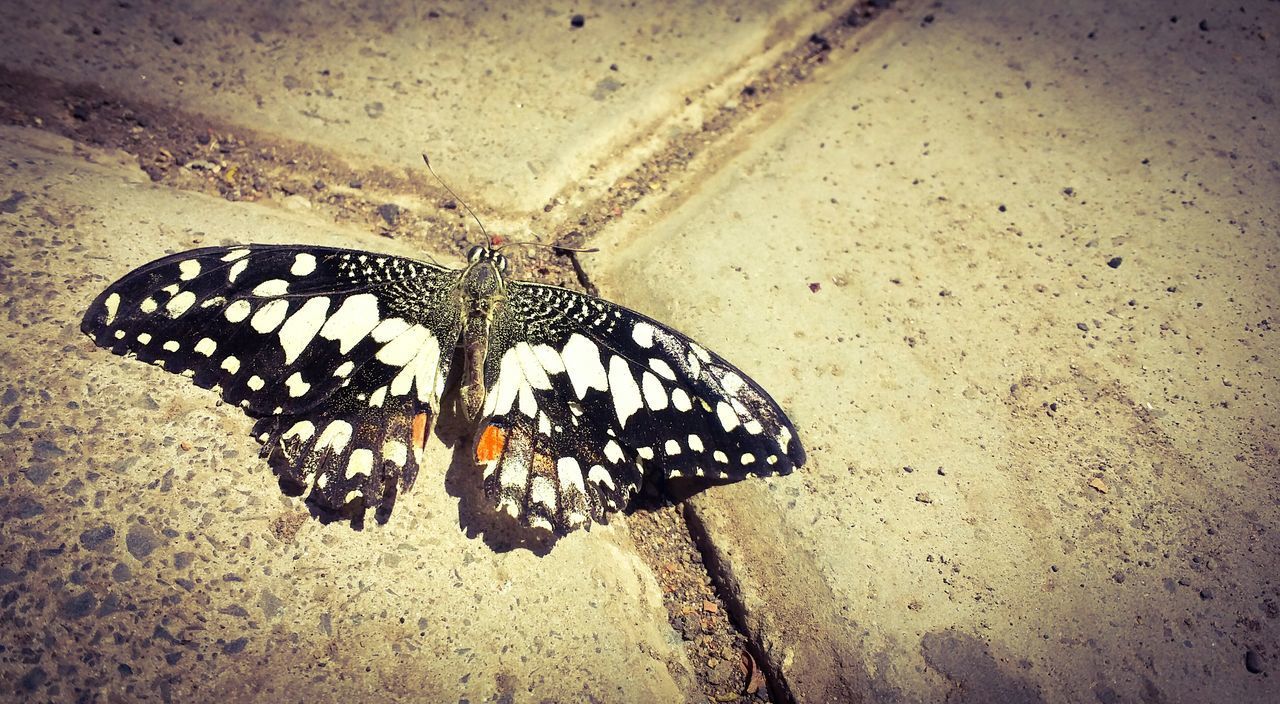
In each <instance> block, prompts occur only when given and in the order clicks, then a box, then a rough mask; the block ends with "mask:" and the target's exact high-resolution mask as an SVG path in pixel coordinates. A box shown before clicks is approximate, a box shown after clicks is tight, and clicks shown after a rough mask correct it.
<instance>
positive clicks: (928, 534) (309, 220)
mask: <svg viewBox="0 0 1280 704" xmlns="http://www.w3.org/2000/svg"><path fill="white" fill-rule="evenodd" d="M255 8H256V6H250V5H247V4H246V5H238V4H225V3H218V4H212V3H211V4H207V5H187V6H184V9H182V10H174V9H170V8H169V7H168V6H166V5H150V4H145V3H83V4H76V3H61V4H59V3H54V4H44V5H39V6H35V5H30V4H26V5H24V4H22V3H17V4H15V3H10V4H9V5H6V6H5V8H4V10H3V11H0V13H2V14H0V20H3V22H0V27H3V29H0V39H4V41H3V42H0V120H3V122H5V123H6V124H8V125H12V126H13V127H8V128H4V130H3V131H2V132H0V156H3V162H2V163H0V168H2V169H3V174H4V176H3V179H0V232H3V233H4V236H5V237H6V241H7V242H8V243H9V246H8V247H7V249H6V252H5V253H4V255H3V257H2V258H0V262H2V264H0V266H2V267H3V268H0V287H3V289H4V293H5V295H6V303H5V308H4V320H3V322H2V323H0V334H2V337H0V360H2V361H3V364H4V369H5V371H6V381H5V382H3V390H2V391H0V393H2V398H0V414H2V416H0V422H3V426H0V438H3V439H2V440H0V457H2V458H3V460H4V466H5V467H7V468H8V469H7V470H6V471H5V473H4V475H3V478H4V491H3V494H0V515H2V516H3V532H2V533H0V545H2V546H3V550H2V551H0V552H2V554H4V555H5V561H4V564H3V565H0V625H2V626H3V629H2V632H3V635H0V690H2V691H3V692H4V693H5V696H8V697H12V698H15V699H25V700H30V699H35V700H40V699H48V700H59V701H62V700H76V699H82V700H85V701H104V700H112V701H114V700H139V699H159V700H166V701H174V700H178V701H186V700H190V699H192V698H204V699H207V698H215V697H216V698H219V699H224V698H225V697H226V696H227V695H230V696H233V697H235V696H242V697H243V696H248V695H250V694H256V695H261V694H263V693H268V694H287V696H289V697H292V698H316V699H321V700H329V699H335V698H349V699H364V698H369V697H371V696H389V697H391V698H394V699H419V700H431V701H437V700H450V701H461V700H467V701H543V700H548V699H551V700H583V699H588V700H596V701H624V700H691V701H707V700H712V701H760V700H766V699H773V700H782V701H786V700H797V701H904V702H906V701H943V700H945V701H951V702H980V701H1024V702H1038V701H1045V702H1059V701H1062V702H1075V701H1099V702H1104V703H1108V704H1109V703H1110V702H1127V701H1134V702H1138V701H1142V702H1177V701H1258V702H1267V701H1275V700H1276V699H1278V698H1280V685H1277V684H1276V667H1277V665H1276V663H1277V658H1278V657H1280V622H1278V620H1277V619H1280V583H1278V582H1277V581H1276V577H1275V575H1276V574H1277V573H1278V570H1280V540H1278V539H1277V537H1276V535H1275V531H1274V526H1275V525H1276V523H1277V518H1280V515H1278V514H1280V509H1277V506H1280V493H1278V492H1280V488H1278V484H1277V470H1278V469H1280V449H1278V448H1277V445H1276V442H1275V440H1274V439H1273V438H1274V437H1276V434H1277V429H1276V426H1277V423H1280V412H1278V411H1277V408H1276V399H1277V396H1278V395H1280V388H1278V386H1277V385H1278V379H1280V368H1277V367H1278V365H1277V362H1276V359H1277V350H1276V342H1275V340H1274V339H1273V338H1272V330H1273V328H1274V326H1275V320H1276V315H1277V312H1276V311H1277V304H1278V303H1280V301H1278V299H1280V275H1278V274H1277V271H1276V267H1277V265H1278V264H1280V248H1278V246H1277V223H1280V212H1277V210H1278V206H1277V203H1280V164H1278V163H1277V162H1276V156H1275V154H1276V133H1277V130H1280V110H1278V109H1277V108H1276V106H1275V98H1276V95H1277V93H1280V53H1278V52H1277V51H1276V46H1275V44H1276V41H1277V37H1278V36H1280V6H1277V5H1276V3H1274V2H1263V1H1261V0H1255V1H1252V2H1245V3H1234V4H1221V5H1215V4H1212V3H1204V2H1190V1H1184V2H1174V3H1154V2H1140V1H1137V0H1134V1H1132V2H1124V3H1114V2H1089V3H1074V4H1070V5H1063V4H1060V3H1059V4H1035V3H1031V4H1027V3H1015V2H1000V1H997V0H985V1H983V2H974V3H948V2H938V3H927V2H898V3H893V2H887V1H885V2H881V1H877V2H866V3H859V4H852V3H851V4H848V5H844V4H838V5H822V6H816V7H810V6H806V5H803V4H800V3H793V4H788V5H786V6H784V7H781V8H773V7H769V6H767V5H765V4H760V5H758V6H755V7H751V8H746V9H742V10H736V9H735V10H733V11H729V10H726V9H725V7H717V6H715V5H706V4H691V5H689V6H683V5H666V6H662V7H653V6H651V5H636V6H634V7H631V6H627V7H625V8H624V7H622V6H616V7H615V6H611V5H598V6H596V5H593V6H591V7H590V8H574V7H568V6H565V7H560V6H555V7H551V6H545V7H544V6H542V5H538V6H521V7H517V6H511V7H510V8H509V9H506V10H503V9H486V10H471V9H469V6H467V5H465V4H464V5H458V6H456V7H455V6H439V7H433V8H425V7H424V8H417V7H410V5H403V6H401V5H397V4H394V3H386V4H382V5H380V6H378V7H365V8H361V9H360V10H359V11H356V10H336V9H334V8H331V7H324V8H323V9H321V8H320V6H317V7H316V8H314V9H298V10H273V11H263V10H258V9H255ZM575 16H576V17H575ZM379 106H380V107H379ZM424 150H428V151H431V152H432V155H433V163H434V164H435V165H436V166H437V168H438V169H441V170H442V172H443V174H444V175H445V176H446V178H448V180H449V181H450V183H452V184H453V186H454V187H455V189H457V190H459V192H461V193H462V194H463V195H464V196H466V197H467V198H468V200H469V201H470V202H471V204H472V206H473V207H474V208H475V209H476V210H477V211H478V212H479V213H480V214H481V216H482V217H483V218H484V219H485V221H486V224H487V226H488V228H489V229H490V230H491V231H493V232H499V233H501V234H502V235H503V236H505V237H508V238H514V239H525V238H529V237H531V236H537V237H540V238H542V239H544V240H550V239H561V240H564V241H570V242H585V243H586V244H588V245H591V246H598V247H600V248H601V249H602V251H601V252H600V253H598V254H594V255H585V256H579V257H577V259H576V261H575V260H570V259H568V258H566V257H561V256H556V255H552V254H550V253H549V252H545V251H540V250H529V251H528V252H527V254H522V255H521V256H520V257H519V258H518V260H517V261H516V262H515V264H516V266H517V267H518V268H519V269H520V271H521V273H522V275H523V276H525V277H529V278H539V279H541V280H547V281H553V282H557V283H562V284H567V285H571V286H585V287H588V288H593V289H598V290H599V291H600V293H602V294H604V295H606V296H608V297H609V298H611V299H613V300H617V301H619V302H621V303H624V304H627V305H629V306H631V307H634V308H637V309H639V310H641V311H644V312H646V313H648V314H651V315H653V316H655V317H657V318H659V319H662V320H666V321H668V322H670V323H672V324H674V325H676V326H677V327H678V328H680V329H681V330H683V331H685V332H687V333H690V334H692V335H693V336H694V337H695V338H697V339H699V340H701V341H703V342H705V343H706V344H708V345H709V346H710V347H711V348H712V349H715V350H717V351H719V352H721V353H723V354H725V355H726V356H727V357H729V358H730V359H731V360H732V361H734V362H735V363H736V364H738V365H739V366H741V367H742V368H743V369H745V370H747V371H748V372H749V373H751V375H752V376H753V377H754V378H756V379H757V380H759V381H760V382H762V383H763V384H764V385H765V387H766V388H768V389H769V390H770V391H771V392H772V393H773V394H774V396H775V397H776V398H777V399H778V400H779V401H780V402H781V403H782V404H783V406H784V407H786V408H787V409H788V411H789V412H790V413H791V415H792V417H793V419H794V420H795V421H796V422H797V426H798V427H799V428H801V432H802V438H803V439H804V441H805V443H806V447H807V448H808V449H809V451H810V453H809V456H810V462H809V464H808V465H807V466H806V467H805V468H804V469H803V470H802V471H800V472H797V473H796V474H794V475H792V476H790V477H785V478H775V479H771V480H768V481H752V482H743V483H741V484H738V485H733V486H726V487H714V488H711V489H709V490H707V491H705V492H702V493H700V494H698V495H697V496H695V497H694V498H692V499H690V500H689V501H686V502H684V503H682V504H680V505H677V506H672V505H670V504H669V503H668V502H664V501H663V500H662V499H660V498H658V497H652V496H649V497H646V499H645V501H644V502H642V503H643V505H642V507H641V509H640V510H639V511H638V512H636V513H634V514H632V515H630V516H627V517H625V518H623V519H621V520H618V521H615V523H614V524H613V525H611V526H610V527H608V528H605V529H596V530H592V531H591V532H589V533H580V534H575V535H573V536H570V537H569V538H566V539H564V540H561V541H559V542H557V543H556V544H555V545H554V546H553V547H551V549H550V550H547V549H545V548H546V546H526V547H533V548H534V549H533V550H530V549H526V547H520V546H516V545H512V544H509V543H506V542H504V541H503V539H502V538H501V537H500V536H498V535H495V534H494V533H493V531H491V530H489V531H486V529H485V527H484V525H483V523H480V524H477V523H476V522H475V521H474V520H472V518H473V514H474V512H476V511H477V505H476V501H475V497H474V495H473V493H472V492H469V491H468V490H467V487H468V486H469V483H468V482H467V481H466V477H460V476H459V475H458V473H457V472H456V471H453V470H454V466H453V464H452V463H451V461H450V453H449V450H448V449H446V448H444V447H443V446H442V445H440V444H436V445H435V448H434V454H433V455H432V457H433V458H434V461H432V462H429V468H428V469H427V470H426V471H424V472H423V475H422V476H421V477H419V479H418V482H417V485H416V487H415V489H414V491H413V492H412V493H411V494H409V495H408V496H406V497H405V498H403V499H402V500H401V502H400V504H398V506H397V509H396V513H395V514H394V516H393V518H392V520H391V521H390V522H389V523H387V524H386V525H368V526H366V527H365V529H364V530H353V529H352V527H351V526H349V525H347V524H345V523H322V522H319V521H316V520H314V519H312V518H310V517H309V516H308V515H307V513H306V512H305V510H304V509H303V508H302V507H301V505H300V504H299V502H298V501H297V500H295V499H290V498H288V497H285V496H283V495H282V494H281V493H280V491H279V490H278V488H277V487H276V483H275V480H274V479H273V478H272V476H271V474H270V472H269V470H268V469H267V468H266V466H265V465H264V464H263V463H261V462H260V461H259V460H258V459H257V457H256V447H255V444H254V443H253V441H252V440H251V439H250V438H248V437H247V435H246V432H247V430H248V427H249V425H250V422H249V421H248V420H247V419H245V418H244V417H243V416H242V415H241V414H240V413H239V412H238V411H235V410H234V409H230V408H226V407H223V406H221V405H219V404H218V403H216V401H215V399H214V398H213V397H212V395H210V394H208V393H207V392H203V391H201V390H199V389H194V388H190V387H188V385H187V384H186V383H185V381H184V380H182V379H180V378H176V377H170V376H168V375H165V374H162V373H160V372H159V371H157V370H155V369H154V368H151V367H147V366H145V365H141V364H138V363H136V362H130V361H128V360H123V359H119V358H115V357H112V356H110V355H108V354H106V353H105V352H103V351H101V350H98V349H96V348H94V347H93V346H92V344H90V343H89V342H88V341H87V340H84V339H83V338H82V337H81V336H80V334H79V332H78V320H79V315H80V312H81V310H82V308H83V306H84V304H85V303H86V302H87V301H88V300H90V299H91V298H92V296H93V295H94V294H95V293H96V292H97V291H98V290H100V289H101V288H102V286H104V285H105V284H106V283H107V282H108V281H109V280H111V279H113V278H115V277H117V276H119V275H120V274H123V273H124V272H125V271H127V270H128V269H130V268H132V267H133V266H136V265H138V264H140V263H143V262H144V261H146V260H149V259H151V258H154V257H155V256H159V255H160V254H161V253H163V252H166V251H173V250H178V249H181V248H184V247H191V246H197V245H200V244H218V243H224V242H226V243H230V242H242V241H261V242H284V241H309V242H317V243H326V244H339V243H341V244H344V245H347V246H358V247H365V248H370V249H379V250H383V251H388V252H393V253H399V254H411V255H412V254H415V253H420V252H427V253H430V254H431V255H433V256H436V257H439V258H441V259H445V260H453V261H456V257H457V256H458V255H459V253H460V252H461V251H462V250H463V249H464V248H465V246H466V244H467V242H469V241H470V242H474V241H476V240H477V238H478V236H479V235H478V231H477V229H476V228H475V226H474V224H473V223H472V222H470V221H469V218H468V217H467V215H466V213H465V211H464V210H463V209H462V208H460V207H458V203H457V202H456V200H455V199H454V198H453V197H452V196H450V195H449V194H448V193H447V192H445V191H444V190H443V189H442V188H441V187H440V186H439V185H438V184H437V183H435V182H434V181H433V180H431V179H430V177H429V175H427V174H426V173H425V170H423V169H421V168H420V167H418V166H415V164H416V163H418V160H419V152H421V151H424ZM246 201H247V202H246ZM442 439H443V440H446V441H447V440H449V438H442ZM431 467H434V469H432V468H431Z"/></svg>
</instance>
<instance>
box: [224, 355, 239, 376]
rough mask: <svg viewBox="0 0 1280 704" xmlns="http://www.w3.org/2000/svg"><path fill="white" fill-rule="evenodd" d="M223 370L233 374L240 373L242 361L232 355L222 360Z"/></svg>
mask: <svg viewBox="0 0 1280 704" xmlns="http://www.w3.org/2000/svg"><path fill="white" fill-rule="evenodd" d="M222 368H223V369H224V370H225V371H227V372H229V373H231V374H235V373H236V372H238V371H240V360H238V359H236V358H235V356H234V355H230V356H228V357H227V358H226V359H224V360H222Z"/></svg>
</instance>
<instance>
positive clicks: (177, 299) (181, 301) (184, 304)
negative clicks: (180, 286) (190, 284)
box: [164, 291, 196, 318]
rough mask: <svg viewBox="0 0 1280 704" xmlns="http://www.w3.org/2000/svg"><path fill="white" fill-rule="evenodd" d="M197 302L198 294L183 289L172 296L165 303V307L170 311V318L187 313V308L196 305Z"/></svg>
mask: <svg viewBox="0 0 1280 704" xmlns="http://www.w3.org/2000/svg"><path fill="white" fill-rule="evenodd" d="M195 302H196V294H194V293H192V292H190V291H183V292H182V293H179V294H178V295H176V296H174V297H173V298H170V299H169V302H168V303H166V304H165V306H164V309H165V311H166V312H168V313H169V317H170V318H176V317H178V316H179V315H182V314H183V313H186V312H187V309H189V308H190V307H191V306H193V305H195Z"/></svg>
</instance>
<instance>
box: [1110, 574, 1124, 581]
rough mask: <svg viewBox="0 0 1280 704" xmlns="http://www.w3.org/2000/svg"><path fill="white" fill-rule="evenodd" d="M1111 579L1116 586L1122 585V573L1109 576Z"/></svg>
mask: <svg viewBox="0 0 1280 704" xmlns="http://www.w3.org/2000/svg"><path fill="white" fill-rule="evenodd" d="M1111 578H1112V579H1114V580H1115V581H1116V584H1124V572H1116V573H1115V574H1113V575H1111Z"/></svg>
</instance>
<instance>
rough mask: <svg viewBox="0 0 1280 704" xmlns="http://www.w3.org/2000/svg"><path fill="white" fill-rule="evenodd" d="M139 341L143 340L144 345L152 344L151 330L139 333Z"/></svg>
mask: <svg viewBox="0 0 1280 704" xmlns="http://www.w3.org/2000/svg"><path fill="white" fill-rule="evenodd" d="M138 342H141V343H142V344H144V345H149V344H151V333H149V332H142V333H138Z"/></svg>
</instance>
